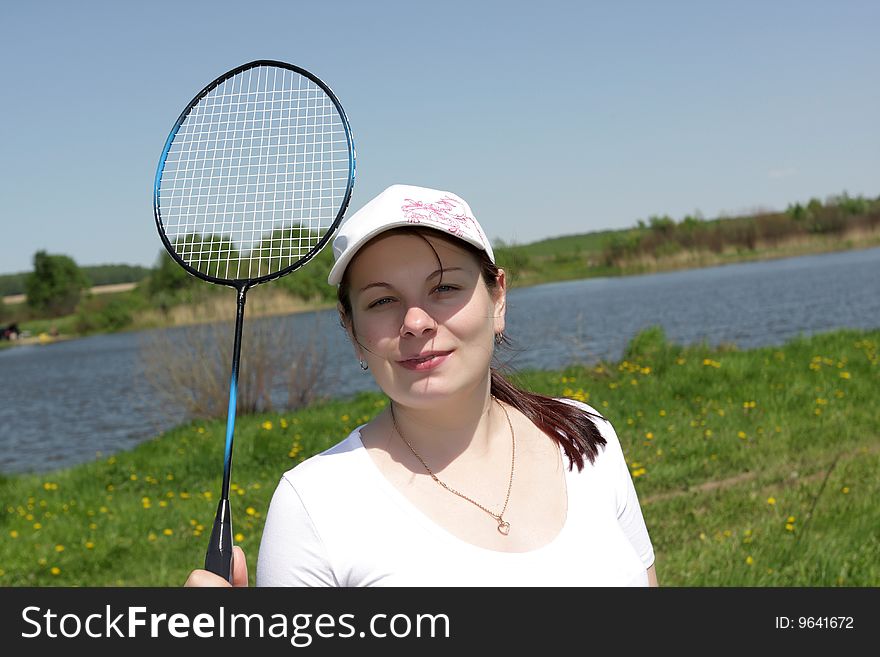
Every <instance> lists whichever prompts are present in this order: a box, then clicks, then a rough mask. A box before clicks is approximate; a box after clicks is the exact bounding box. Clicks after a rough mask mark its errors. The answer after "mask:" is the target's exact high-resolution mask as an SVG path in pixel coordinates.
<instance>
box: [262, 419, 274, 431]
mask: <svg viewBox="0 0 880 657" xmlns="http://www.w3.org/2000/svg"><path fill="white" fill-rule="evenodd" d="M261 426H262V427H263V429H265V430H266V431H271V430H272V423H271V422H270V421H269V420H266V421H265V422H263V424H262V425H261Z"/></svg>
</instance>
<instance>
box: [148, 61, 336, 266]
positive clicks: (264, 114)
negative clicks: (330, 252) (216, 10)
mask: <svg viewBox="0 0 880 657" xmlns="http://www.w3.org/2000/svg"><path fill="white" fill-rule="evenodd" d="M349 176H350V143H349V140H348V135H347V132H346V129H345V125H344V121H343V118H342V117H341V116H340V113H339V111H338V110H337V108H336V106H335V104H334V103H333V101H332V99H331V98H330V97H329V96H328V95H327V94H326V93H325V91H324V90H323V89H322V88H321V87H320V86H318V85H317V84H315V83H314V82H313V81H312V80H311V79H309V78H307V77H305V76H303V75H300V74H299V73H297V72H295V71H291V70H289V69H285V68H280V67H274V66H259V67H255V68H252V69H248V70H246V71H243V72H241V73H239V74H238V75H235V76H233V77H231V78H229V79H227V80H225V81H224V82H222V83H221V84H219V85H218V86H217V87H215V88H214V89H212V90H211V91H209V92H208V93H207V94H206V95H205V96H204V97H203V98H201V99H200V100H199V102H198V103H196V104H195V106H193V108H192V109H191V111H190V112H189V114H188V115H187V116H186V118H185V119H184V121H183V123H182V124H181V125H180V127H179V129H178V132H177V134H176V135H175V138H174V141H173V143H172V146H171V149H170V150H169V152H168V156H167V158H166V162H165V167H164V170H163V172H162V182H161V187H160V192H159V204H160V208H161V217H162V228H163V230H164V231H165V234H166V237H167V238H168V241H169V242H170V243H171V245H172V246H173V247H174V249H175V252H176V253H177V255H178V256H179V257H180V258H181V260H183V261H184V262H186V263H187V264H188V265H190V266H191V267H193V268H194V269H196V270H198V271H200V272H203V273H206V274H208V275H211V276H215V277H218V278H223V279H227V280H232V279H238V280H240V279H255V278H259V277H261V276H265V275H268V274H272V273H275V272H277V271H280V270H282V269H284V268H287V267H290V266H292V265H294V264H296V263H297V262H298V261H300V260H302V259H303V258H305V257H307V256H308V255H309V254H311V253H312V252H313V250H314V249H315V248H316V246H317V245H318V243H319V242H320V240H321V239H322V237H323V236H324V235H325V234H326V232H327V231H328V230H329V229H330V227H331V226H332V225H333V223H334V221H335V219H336V217H337V214H338V212H339V210H340V208H341V205H342V204H343V202H344V197H345V194H346V189H347V185H348V180H349Z"/></svg>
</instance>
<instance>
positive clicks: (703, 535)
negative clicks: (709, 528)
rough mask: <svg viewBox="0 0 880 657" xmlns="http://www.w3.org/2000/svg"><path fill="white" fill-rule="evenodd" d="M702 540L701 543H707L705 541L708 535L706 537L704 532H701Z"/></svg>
mask: <svg viewBox="0 0 880 657" xmlns="http://www.w3.org/2000/svg"><path fill="white" fill-rule="evenodd" d="M700 540H701V541H705V540H706V535H705V534H704V533H703V532H700Z"/></svg>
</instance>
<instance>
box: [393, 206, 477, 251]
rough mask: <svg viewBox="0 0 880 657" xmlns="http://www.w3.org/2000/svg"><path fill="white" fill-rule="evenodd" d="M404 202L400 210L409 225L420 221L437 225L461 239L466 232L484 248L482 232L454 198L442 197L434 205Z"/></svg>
mask: <svg viewBox="0 0 880 657" xmlns="http://www.w3.org/2000/svg"><path fill="white" fill-rule="evenodd" d="M404 200H405V203H404V204H403V205H402V206H401V207H400V209H401V211H402V212H403V216H404V217H406V220H407V221H408V222H410V223H411V224H418V223H421V222H422V221H431V222H434V223H439V224H441V225H442V226H444V227H445V228H446V230H448V231H449V232H450V233H452V234H453V235H455V236H457V237H461V233H462V232H463V231H466V232H467V233H468V234H469V235H470V236H472V237H473V236H476V238H477V240H478V241H479V242H480V244H482V245H483V246H485V242H484V241H483V235H482V231H481V230H480V229H479V227H478V226H477V224H476V221H474V219H472V218H471V217H469V216H468V215H467V213H466V212H465V210H464V207H463V206H462V204H461V203H460V202H459V201H456V200H455V199H454V198H452V197H450V196H444V197H443V198H441V199H440V200H439V201H437V202H436V203H425V202H423V201H416V200H413V199H411V198H408V199H404Z"/></svg>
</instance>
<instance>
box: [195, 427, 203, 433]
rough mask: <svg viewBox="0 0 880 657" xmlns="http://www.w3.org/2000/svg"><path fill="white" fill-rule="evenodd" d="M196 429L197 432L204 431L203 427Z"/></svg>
mask: <svg viewBox="0 0 880 657" xmlns="http://www.w3.org/2000/svg"><path fill="white" fill-rule="evenodd" d="M196 431H198V432H199V433H205V427H199V428H198V429H196Z"/></svg>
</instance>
